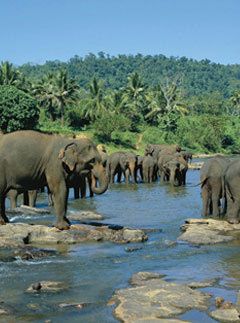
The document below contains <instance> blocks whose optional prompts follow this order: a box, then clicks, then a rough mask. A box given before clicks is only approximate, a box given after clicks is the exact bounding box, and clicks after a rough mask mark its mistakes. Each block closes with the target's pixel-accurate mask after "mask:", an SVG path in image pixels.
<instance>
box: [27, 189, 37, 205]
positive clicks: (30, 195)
mask: <svg viewBox="0 0 240 323" xmlns="http://www.w3.org/2000/svg"><path fill="white" fill-rule="evenodd" d="M28 199H29V206H31V207H35V206H36V201H37V190H31V191H28Z"/></svg>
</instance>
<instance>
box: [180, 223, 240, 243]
mask: <svg viewBox="0 0 240 323" xmlns="http://www.w3.org/2000/svg"><path fill="white" fill-rule="evenodd" d="M181 230H182V231H183V234H182V235H181V236H180V237H179V240H184V241H187V242H189V243H192V244H199V245H204V244H216V243H221V242H229V241H233V240H240V223H239V224H230V223H228V222H227V221H223V220H214V219H188V220H186V221H185V224H184V225H182V226H181Z"/></svg>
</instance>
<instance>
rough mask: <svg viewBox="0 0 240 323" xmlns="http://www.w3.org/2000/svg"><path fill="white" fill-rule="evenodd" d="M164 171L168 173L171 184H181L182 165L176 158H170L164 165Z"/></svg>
mask: <svg viewBox="0 0 240 323" xmlns="http://www.w3.org/2000/svg"><path fill="white" fill-rule="evenodd" d="M164 168H165V169H166V172H167V173H168V175H169V181H170V183H171V184H172V185H177V186H180V185H181V171H182V165H181V163H180V162H179V161H178V160H175V159H174V160H170V161H169V162H167V163H166V164H165V165H164Z"/></svg>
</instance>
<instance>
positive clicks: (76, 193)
mask: <svg viewBox="0 0 240 323" xmlns="http://www.w3.org/2000/svg"><path fill="white" fill-rule="evenodd" d="M73 191H74V199H75V200H76V199H79V198H80V192H79V186H78V185H76V186H74V188H73ZM81 195H82V194H81ZM81 197H82V196H81Z"/></svg>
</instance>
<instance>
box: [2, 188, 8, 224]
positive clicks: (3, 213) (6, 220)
mask: <svg viewBox="0 0 240 323" xmlns="http://www.w3.org/2000/svg"><path fill="white" fill-rule="evenodd" d="M5 199H6V194H5V193H4V192H0V225H1V224H6V223H8V222H9V220H8V218H7V216H6V210H5Z"/></svg>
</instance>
